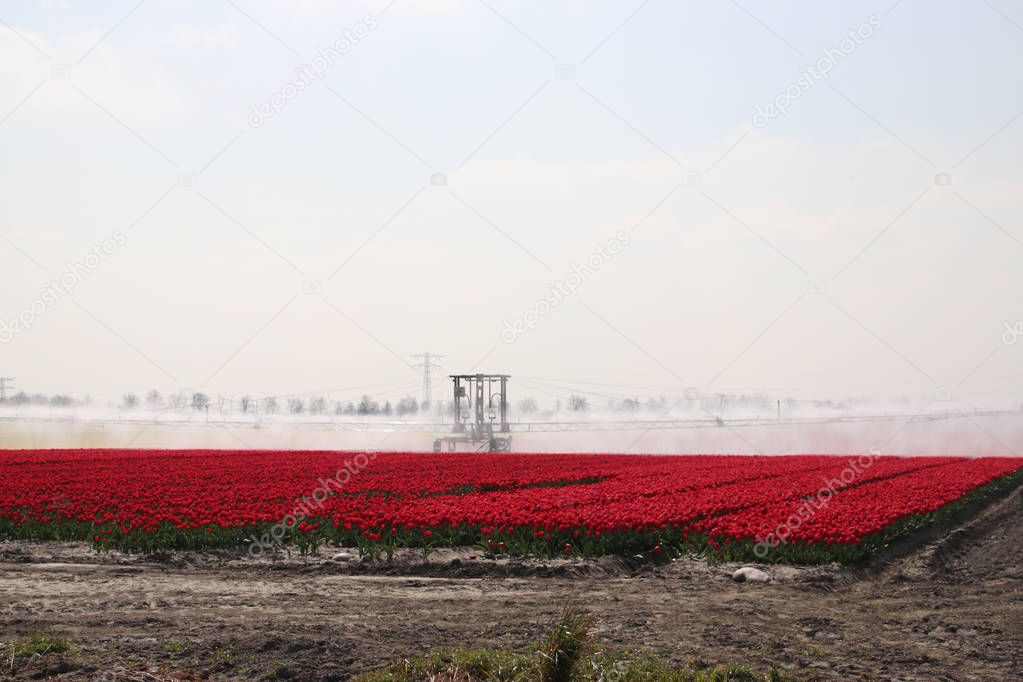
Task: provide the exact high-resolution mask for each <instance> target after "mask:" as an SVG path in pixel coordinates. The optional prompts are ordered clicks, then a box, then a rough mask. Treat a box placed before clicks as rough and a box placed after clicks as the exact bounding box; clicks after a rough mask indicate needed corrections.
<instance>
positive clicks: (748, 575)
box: [732, 566, 771, 583]
mask: <svg viewBox="0 0 1023 682" xmlns="http://www.w3.org/2000/svg"><path fill="white" fill-rule="evenodd" d="M732 580H734V581H735V582H737V583H745V582H751V583H769V582H771V576H770V575H768V574H767V573H765V572H764V571H761V570H760V569H759V568H753V567H752V566H743V567H742V568H740V569H738V570H736V571H735V573H733V574H732Z"/></svg>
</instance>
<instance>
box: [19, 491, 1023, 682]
mask: <svg viewBox="0 0 1023 682" xmlns="http://www.w3.org/2000/svg"><path fill="white" fill-rule="evenodd" d="M735 567H736V565H734V564H729V565H717V566H709V565H707V564H706V563H705V562H703V561H699V560H692V559H685V560H679V561H675V562H672V563H667V564H662V565H649V564H639V563H638V562H637V563H636V564H631V563H630V562H628V561H622V560H620V559H615V558H604V559H601V560H598V561H568V560H562V561H538V560H530V561H514V562H508V561H499V562H494V561H487V560H483V559H480V558H478V557H475V556H474V555H473V553H472V550H460V551H448V552H442V553H437V554H433V555H431V557H430V559H429V561H427V562H423V560H422V557H421V556H418V555H415V554H411V553H410V554H407V555H403V556H401V557H398V558H396V560H395V561H394V562H392V563H390V564H387V563H378V564H373V563H371V562H368V561H367V562H359V561H355V562H348V563H344V562H339V561H334V560H333V552H330V553H328V554H326V555H324V556H320V557H301V556H291V557H286V556H280V557H275V558H273V559H267V560H260V561H253V560H250V559H247V558H244V557H243V556H241V555H240V554H238V553H231V552H223V553H215V554H207V555H195V554H188V553H174V554H168V555H166V556H157V557H138V556H128V555H123V554H117V553H110V554H103V555H97V554H95V553H93V552H92V551H91V550H90V549H88V548H87V547H84V546H80V545H68V544H63V545H62V544H54V543H46V544H29V543H14V542H6V543H0V622H2V625H0V640H11V639H13V638H15V637H20V636H25V635H29V634H32V633H35V632H38V631H40V630H50V631H53V632H54V633H57V634H59V635H61V636H64V637H66V638H68V639H70V640H71V641H72V642H74V643H75V644H76V645H77V647H78V650H77V652H76V653H75V654H74V655H72V656H70V657H64V658H58V657H56V656H52V655H51V656H44V657H37V658H34V659H31V660H28V661H21V662H16V663H14V665H13V666H11V665H10V662H9V661H3V662H0V675H8V676H12V677H15V678H20V679H30V678H41V677H54V676H56V677H59V678H60V679H75V680H78V679H98V680H117V679H124V680H131V679H138V680H143V679H166V678H174V679H199V678H206V677H211V678H218V679H236V678H242V679H248V678H258V677H265V676H266V675H267V674H269V673H271V672H274V671H276V673H277V677H279V678H281V677H288V676H289V675H291V676H294V677H296V678H297V679H339V680H343V679H348V678H350V677H351V676H352V675H354V674H356V673H358V672H361V671H365V670H371V669H373V668H377V667H379V666H381V665H382V664H384V663H385V662H387V661H389V660H391V659H394V658H397V657H401V656H407V655H413V654H419V653H425V652H427V651H428V650H430V649H432V648H435V647H439V646H467V645H486V646H501V647H509V648H511V649H515V650H521V651H527V650H528V648H529V647H530V644H531V643H532V642H533V641H534V640H535V639H536V638H537V637H538V636H539V635H540V634H541V633H542V632H543V631H544V629H545V628H546V627H547V625H548V624H549V623H550V622H551V621H552V620H553V619H554V618H555V616H556V615H557V614H558V613H559V612H560V610H561V609H562V608H563V607H564V606H565V605H566V604H570V603H576V604H580V605H583V606H585V607H586V608H588V609H590V610H591V611H592V612H593V613H594V614H595V615H596V617H597V621H598V631H597V636H598V638H599V640H600V641H601V642H603V643H606V644H612V645H618V646H623V647H629V648H634V649H645V650H649V651H652V652H655V653H657V654H660V655H662V656H665V657H667V658H669V659H671V660H674V661H676V662H684V661H686V660H687V659H689V658H691V657H698V658H700V659H703V660H705V661H709V662H728V661H745V662H749V663H751V664H753V665H756V666H759V667H762V668H764V669H766V668H768V667H769V666H770V665H772V664H778V665H780V666H782V667H784V668H786V669H788V670H789V671H791V672H795V673H797V674H800V675H803V676H805V677H806V678H809V679H836V680H837V679H842V680H847V679H860V678H866V679H883V680H887V679H899V680H945V679H951V680H1008V679H1021V678H1023V568H1021V567H1023V494H1021V489H1017V490H1016V491H1014V492H1013V493H1012V494H1011V495H1010V496H1008V497H1006V498H1004V499H1002V500H1001V501H999V502H997V503H995V504H993V505H992V506H990V507H989V508H988V509H986V510H983V511H982V512H980V513H979V514H978V515H976V516H975V517H974V518H973V519H972V520H971V521H969V522H968V523H966V524H963V525H961V526H960V527H958V528H955V529H951V530H949V529H940V530H935V531H933V532H932V533H930V534H929V536H928V537H925V538H920V539H918V540H917V541H915V542H914V543H913V546H912V547H909V548H904V551H903V553H902V555H901V556H900V557H898V558H894V555H893V557H888V558H887V559H886V560H885V561H876V562H875V563H874V565H872V566H869V567H863V568H858V569H850V568H844V567H839V566H825V567H810V568H793V567H774V568H770V569H768V570H769V571H770V573H771V574H772V576H773V582H772V583H770V584H749V583H747V584H740V583H735V582H733V581H732V580H731V579H730V574H731V572H732V570H734V568H735Z"/></svg>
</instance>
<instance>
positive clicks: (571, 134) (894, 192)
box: [0, 0, 1023, 402]
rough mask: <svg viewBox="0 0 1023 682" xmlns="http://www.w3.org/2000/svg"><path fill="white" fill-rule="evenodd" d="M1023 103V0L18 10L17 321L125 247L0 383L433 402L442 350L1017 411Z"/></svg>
mask: <svg viewBox="0 0 1023 682" xmlns="http://www.w3.org/2000/svg"><path fill="white" fill-rule="evenodd" d="M871 17H874V18H873V19H871ZM360 22H362V23H364V25H366V26H370V27H371V28H370V30H369V31H368V34H367V35H365V37H364V38H362V39H361V40H359V41H358V44H355V45H353V46H352V49H351V50H350V51H349V52H348V53H347V54H345V55H344V57H343V58H342V59H341V60H340V61H338V62H337V63H336V64H334V65H332V66H330V68H329V69H328V70H327V71H326V73H325V75H324V77H323V78H322V79H319V80H316V81H315V82H313V83H312V84H311V85H310V87H308V88H307V89H305V90H303V91H301V92H298V93H297V94H296V96H294V97H293V98H291V99H289V100H288V101H287V102H286V104H285V106H284V107H283V109H282V111H281V112H280V113H279V114H275V115H273V116H271V117H269V118H267V119H266V120H265V121H264V122H263V124H262V125H260V126H258V127H253V126H252V125H251V120H252V117H251V116H250V114H251V112H252V106H253V105H254V104H255V105H258V104H259V103H262V102H264V101H268V100H270V99H271V97H272V96H273V95H275V94H276V93H280V92H282V86H284V84H285V83H287V82H288V81H289V80H290V79H292V78H293V77H294V76H295V69H296V68H300V67H302V66H303V65H310V64H312V62H313V60H314V58H315V57H316V55H317V48H318V47H320V46H324V47H325V46H328V45H332V44H334V43H335V41H337V40H338V38H340V37H342V36H344V35H345V31H346V30H355V29H356V27H357V25H358V24H360ZM863 25H866V26H868V27H870V30H869V33H870V37H869V38H866V39H864V40H861V41H860V42H861V44H856V45H855V48H854V49H853V50H852V51H851V52H849V53H848V54H843V55H842V56H841V57H840V58H834V59H833V60H832V61H833V62H834V64H833V68H832V69H831V73H830V76H829V78H828V79H826V80H819V81H818V80H814V79H811V81H810V85H809V87H802V86H800V88H799V89H800V92H799V94H798V96H797V97H794V98H792V100H791V101H790V103H789V106H788V108H787V113H786V114H784V115H780V116H777V117H774V118H772V119H771V120H769V121H767V125H761V126H757V125H754V113H755V112H756V111H757V106H758V105H760V106H766V105H767V104H768V103H769V102H771V101H772V100H774V99H775V98H776V96H778V95H780V94H782V93H785V92H786V90H787V89H788V88H789V86H790V85H793V84H798V79H799V78H800V77H801V72H802V71H801V70H803V69H804V67H805V66H807V65H810V64H814V63H815V62H817V61H818V59H820V58H821V55H822V52H821V50H822V49H823V48H840V45H841V43H842V40H843V39H844V38H846V37H847V33H848V32H849V31H850V30H853V31H856V30H857V29H858V28H862V26H863ZM358 30H359V31H360V32H362V29H361V28H359V29H358ZM832 54H834V52H832ZM559 65H560V68H559ZM1020 74H1023V3H1021V2H1018V1H1013V0H991V1H990V2H985V1H981V0H978V1H977V2H968V1H965V2H951V1H945V2H924V1H923V0H901V1H899V2H894V0H884V1H883V2H859V3H810V2H766V1H755V0H741V1H740V2H717V3H698V2H668V1H666V0H648V1H646V2H644V1H642V0H639V1H633V2H610V1H605V2H600V1H591V0H572V1H568V2H548V3H516V2H507V1H505V0H486V1H485V2H484V1H483V0H436V1H431V0H395V1H394V2H390V0H382V1H379V2H378V1H373V2H369V1H367V2H363V3H359V2H328V1H326V0H302V1H294V0H230V1H229V0H208V1H206V2H201V3H200V2H185V1H183V0H143V1H142V2H139V0H109V1H107V2H103V3H95V2H79V1H74V0H68V1H64V2H61V1H60V0H49V1H39V2H28V1H24V2H22V1H18V0H3V2H2V3H0V198H2V201H0V235H2V239H0V266H2V275H0V276H2V286H0V318H2V320H4V321H5V324H10V322H11V320H12V319H14V318H18V317H19V315H20V316H23V317H24V316H25V315H26V314H25V313H24V311H25V310H26V309H31V306H32V304H33V301H34V300H36V299H39V298H40V296H41V295H42V292H43V288H44V286H45V284H46V282H47V281H48V280H50V279H54V278H59V277H60V276H61V274H62V273H63V272H65V269H66V264H67V263H68V262H69V261H71V262H82V261H83V260H84V259H85V256H86V254H88V253H90V251H91V249H92V248H93V245H94V244H99V243H100V242H102V240H103V239H105V238H107V237H110V236H111V235H113V234H115V233H116V232H118V231H119V233H120V234H122V235H124V239H123V241H124V243H123V245H121V246H119V247H118V248H116V250H115V251H114V252H113V253H112V254H111V255H109V256H108V257H107V258H105V259H104V260H103V261H102V263H101V264H99V266H98V267H96V268H95V269H94V270H93V271H91V272H87V273H85V274H83V275H82V276H81V281H80V282H77V283H76V285H75V287H74V293H73V296H60V297H57V300H55V301H50V302H44V305H45V310H44V311H43V312H37V313H34V314H32V321H31V327H32V328H31V329H30V330H22V331H17V332H16V333H12V334H11V335H10V336H9V341H8V342H7V343H4V344H3V345H0V375H7V376H15V377H17V382H16V383H17V385H18V387H19V388H23V389H25V390H29V391H42V392H46V393H53V392H68V393H74V394H78V395H83V394H86V393H89V394H92V395H94V396H97V397H109V398H111V399H115V397H116V396H119V395H120V394H121V393H123V392H125V391H129V390H132V391H136V392H139V393H143V392H145V391H146V390H148V389H149V388H152V387H157V388H160V389H161V390H163V391H172V390H177V389H180V388H182V387H186V386H187V387H199V386H202V387H203V390H206V391H207V392H209V393H214V394H216V393H223V394H225V395H231V394H233V395H240V394H242V393H254V394H271V393H277V394H284V393H298V392H303V391H314V390H319V389H328V388H334V387H356V386H361V385H379V384H388V385H389V386H390V387H391V388H390V389H388V390H392V391H393V392H394V393H395V394H403V393H406V392H411V391H412V390H413V389H414V387H415V385H416V383H417V381H418V377H417V374H416V373H415V371H414V370H413V369H411V368H410V367H409V366H408V365H407V364H406V363H411V362H414V360H413V359H412V358H410V357H409V355H410V354H412V353H419V352H423V351H427V350H429V351H433V352H437V353H443V354H445V356H446V357H445V359H444V360H443V364H444V369H445V371H469V370H471V369H474V368H476V369H479V370H481V371H491V372H506V373H510V374H512V375H514V376H516V377H533V378H534V379H535V378H541V379H544V380H547V381H556V382H558V384H559V385H561V386H564V385H567V383H568V382H570V381H593V382H602V383H606V384H613V385H637V386H654V387H664V389H665V392H670V391H672V390H676V391H680V390H681V389H682V388H683V387H696V388H699V389H701V390H714V391H739V390H745V391H750V390H766V391H769V392H771V393H775V394H779V395H794V396H799V397H812V396H818V395H822V396H823V395H827V396H835V395H875V396H885V397H890V396H899V395H906V396H909V397H912V398H918V397H920V396H929V395H932V394H933V393H934V390H935V387H938V386H948V387H951V388H952V389H953V390H954V391H955V393H956V394H957V395H959V396H961V397H962V399H963V400H964V401H966V402H970V401H982V400H993V399H997V400H1018V399H1019V397H1020V394H1021V393H1023V391H1021V380H1023V371H1021V369H1020V368H1021V367H1023V362H1021V358H1023V337H1021V338H1020V339H1019V341H1020V342H1019V343H1011V344H1010V343H1006V339H1008V340H1010V341H1015V340H1016V335H1015V333H1014V332H1013V333H1010V332H1009V331H1008V330H1007V328H1006V326H1005V324H1006V323H1009V325H1010V327H1011V326H1012V325H1013V324H1014V323H1015V321H1017V320H1021V319H1023V269H1021V263H1023V224H1021V222H1023V221H1021V218H1023V209H1021V204H1020V201H1019V197H1020V194H1021V190H1023V174H1021V170H1020V158H1021V156H1023V155H1021V151H1023V118H1021V114H1023V83H1021V76H1020ZM803 78H804V79H805V78H806V76H805V75H804V76H803ZM805 83H806V81H805V80H804V85H805ZM758 123H764V121H763V120H760V121H758ZM943 173H947V174H949V175H950V176H951V184H941V183H936V176H937V175H938V174H943ZM434 174H445V175H446V176H447V180H446V185H435V184H432V183H431V176H433V175H434ZM193 178H194V180H195V182H194V186H190V185H191V184H192V179H193ZM637 225H638V226H637ZM619 230H622V231H624V232H625V233H627V234H628V235H629V237H630V243H629V245H628V246H627V248H625V249H624V250H622V251H621V253H619V254H618V255H617V256H614V257H613V258H612V259H610V260H609V261H608V262H606V263H605V264H604V265H603V267H601V268H600V269H599V270H598V271H596V272H595V273H594V274H593V275H592V276H590V277H588V278H587V280H586V281H585V282H584V283H582V284H581V285H580V286H579V287H578V292H577V294H576V295H573V296H571V297H569V298H568V299H566V300H565V301H564V302H563V303H561V304H560V305H557V306H556V307H554V308H553V309H552V310H550V311H549V312H548V313H547V314H545V315H543V316H541V318H540V319H539V321H538V322H537V323H536V325H535V326H536V328H535V330H533V331H530V332H528V333H525V334H523V335H521V336H520V337H518V338H517V339H515V340H514V341H513V342H511V343H506V342H504V341H502V338H501V332H502V330H503V329H504V322H505V320H509V321H511V320H514V319H515V318H517V317H519V316H522V315H523V314H524V313H526V311H528V310H530V309H531V308H533V307H534V306H535V303H536V301H537V300H539V299H541V298H542V297H543V296H544V295H545V293H546V292H547V285H548V283H549V282H552V281H554V280H558V279H562V280H563V279H565V277H566V276H567V275H568V273H570V272H572V266H573V263H581V262H584V261H585V260H586V259H587V257H588V256H590V255H591V254H592V253H594V251H595V249H596V247H597V245H598V244H603V243H605V242H606V241H607V240H608V239H609V238H611V237H612V236H613V235H615V233H617V232H618V231H619ZM309 280H319V281H322V283H323V284H322V287H323V288H322V293H304V283H306V282H308V281H309ZM814 280H823V287H824V289H825V290H826V291H825V293H811V290H816V291H820V286H819V285H816V286H815V285H811V282H812V281H814ZM305 288H307V289H308V288H310V286H309V285H305ZM311 288H313V289H314V290H315V286H313V287H311ZM42 308H43V306H40V305H39V304H37V311H39V310H42ZM1019 331H1020V332H1021V333H1023V323H1021V324H1020V328H1019ZM513 385H514V384H513ZM544 385H545V386H547V387H548V389H550V390H551V393H550V394H543V393H537V392H535V391H534V390H533V389H534V388H535V387H536V386H537V384H533V388H530V389H529V390H527V388H526V386H527V385H526V384H520V388H519V389H518V390H517V392H516V394H515V396H513V397H517V396H521V395H523V394H525V393H534V394H535V395H537V397H539V398H542V399H543V400H545V401H549V400H553V397H552V395H555V394H558V392H559V391H561V390H563V389H551V384H544ZM600 390H602V391H603V390H606V391H608V392H610V393H615V394H617V393H618V392H619V389H617V388H614V387H613V386H608V387H605V388H603V389H600ZM630 390H631V389H624V388H623V389H621V392H622V393H623V394H628V393H629V391H630ZM360 392H363V391H362V389H354V388H353V389H351V390H349V391H347V392H346V391H338V392H336V393H335V395H337V396H338V397H343V396H346V395H349V394H355V395H357V394H358V393H360ZM641 395H645V394H641Z"/></svg>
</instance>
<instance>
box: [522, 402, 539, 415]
mask: <svg viewBox="0 0 1023 682" xmlns="http://www.w3.org/2000/svg"><path fill="white" fill-rule="evenodd" d="M518 407H519V412H521V413H522V414H533V413H534V412H536V410H537V405H536V401H535V400H533V399H532V398H525V399H524V400H520V401H519V406H518Z"/></svg>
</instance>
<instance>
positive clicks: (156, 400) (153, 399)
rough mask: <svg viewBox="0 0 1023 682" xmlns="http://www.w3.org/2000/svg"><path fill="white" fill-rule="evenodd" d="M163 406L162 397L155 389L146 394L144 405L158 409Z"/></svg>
mask: <svg viewBox="0 0 1023 682" xmlns="http://www.w3.org/2000/svg"><path fill="white" fill-rule="evenodd" d="M162 404H163V396H162V395H160V392H159V391H157V390H156V389H155V388H154V389H153V390H152V391H150V392H149V393H147V394H146V405H149V406H150V407H160V405H162Z"/></svg>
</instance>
